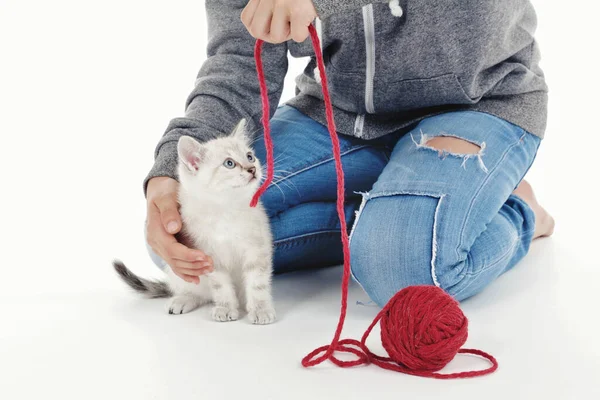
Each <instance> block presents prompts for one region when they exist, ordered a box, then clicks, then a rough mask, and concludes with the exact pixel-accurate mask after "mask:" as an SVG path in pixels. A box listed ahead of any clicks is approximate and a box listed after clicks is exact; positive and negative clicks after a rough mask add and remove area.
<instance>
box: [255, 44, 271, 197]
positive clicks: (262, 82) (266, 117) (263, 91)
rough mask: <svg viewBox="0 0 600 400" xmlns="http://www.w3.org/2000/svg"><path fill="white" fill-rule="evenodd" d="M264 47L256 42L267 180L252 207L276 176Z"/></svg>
mask: <svg viewBox="0 0 600 400" xmlns="http://www.w3.org/2000/svg"><path fill="white" fill-rule="evenodd" d="M262 45H263V41H262V40H260V39H259V40H257V41H256V44H255V45H254V60H255V62H256V74H257V75H258V84H259V86H260V98H261V100H262V124H263V133H264V137H265V147H266V149H267V178H266V179H265V181H264V182H263V184H262V185H261V186H260V188H258V190H257V191H256V193H254V197H252V201H251V202H250V207H256V205H257V204H258V199H260V196H262V195H263V193H265V192H266V190H267V188H268V187H269V185H270V184H271V182H272V181H273V175H274V174H275V167H274V165H273V164H274V161H273V140H272V139H271V122H270V118H271V109H270V107H269V92H268V90H267V81H266V79H265V71H264V69H263V62H262V56H261V50H262Z"/></svg>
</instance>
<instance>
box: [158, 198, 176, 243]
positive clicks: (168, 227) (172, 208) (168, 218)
mask: <svg viewBox="0 0 600 400" xmlns="http://www.w3.org/2000/svg"><path fill="white" fill-rule="evenodd" d="M154 204H155V205H156V207H157V208H158V210H159V212H160V220H161V222H162V225H163V227H164V229H165V231H167V232H168V233H170V234H172V235H174V234H175V233H177V232H179V230H181V215H180V214H179V205H178V203H177V197H176V195H175V193H173V194H169V195H163V196H160V197H158V198H157V199H155V200H154Z"/></svg>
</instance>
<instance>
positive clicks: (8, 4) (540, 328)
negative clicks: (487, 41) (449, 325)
mask: <svg viewBox="0 0 600 400" xmlns="http://www.w3.org/2000/svg"><path fill="white" fill-rule="evenodd" d="M534 4H535V5H536V7H537V9H538V13H539V23H540V28H539V35H538V38H539V41H540V43H541V45H542V50H543V52H544V53H543V57H544V58H543V64H542V66H543V68H544V70H545V71H546V74H547V78H548V82H549V85H550V87H551V105H550V118H549V124H548V132H547V139H545V141H544V143H543V145H542V148H541V150H540V153H539V156H538V160H537V161H536V163H535V165H534V167H533V168H532V170H531V172H530V175H529V179H530V181H531V182H532V183H533V186H534V188H535V189H536V191H537V194H538V197H539V199H540V201H541V202H542V203H543V204H544V205H545V206H547V208H548V209H549V210H550V211H551V213H552V214H553V215H554V216H555V217H556V219H557V230H556V234H555V236H554V237H552V238H550V239H543V240H541V241H538V242H536V243H534V245H533V246H532V249H531V252H530V254H529V255H528V256H527V258H526V259H525V260H524V261H523V262H522V263H520V264H519V265H518V266H517V267H516V268H515V269H514V270H512V271H510V272H509V273H507V274H505V275H504V276H502V277H501V278H500V279H499V280H498V281H497V282H495V283H494V284H493V285H491V286H490V287H489V288H488V289H486V290H485V291H484V292H483V293H481V294H480V295H478V296H476V297H474V298H472V299H470V300H468V301H466V302H464V303H463V304H462V308H463V310H464V312H465V314H466V315H467V317H468V318H469V320H470V331H469V339H468V341H467V346H468V347H475V348H480V349H482V350H485V351H488V352H490V353H492V354H493V355H494V356H496V357H497V359H498V361H499V363H500V368H499V369H498V371H497V372H496V373H494V374H493V375H491V376H487V377H483V378H476V379H469V380H458V381H437V380H432V379H424V378H417V377H412V376H406V375H401V374H397V373H392V372H388V371H383V370H380V369H378V368H376V367H375V366H369V367H360V368H354V369H339V368H337V367H335V366H333V365H332V364H330V363H325V364H323V365H321V366H319V367H316V368H313V369H309V370H307V369H304V368H302V366H301V365H300V360H301V358H302V357H303V356H304V355H305V354H306V353H308V352H309V351H311V350H312V349H313V348H315V347H317V346H320V345H322V344H325V343H327V342H328V341H329V340H330V339H331V336H332V334H333V330H334V328H335V324H336V322H337V317H338V312H339V280H340V276H341V269H340V267H332V268H329V269H325V270H319V271H308V272H302V273H295V274H288V275H283V276H278V277H276V279H275V283H274V290H275V300H276V305H277V309H278V311H279V321H278V322H277V323H276V324H274V325H271V326H264V327H259V326H252V325H250V324H249V323H248V322H247V321H246V320H242V321H238V322H233V323H225V324H221V323H216V322H213V321H211V320H210V318H209V315H208V312H207V309H201V310H198V311H196V312H193V313H191V314H187V315H182V316H171V315H167V314H166V313H165V312H164V310H163V302H162V301H161V300H144V299H140V298H138V297H136V296H135V295H133V294H132V293H130V292H129V291H128V290H127V289H126V288H125V287H124V286H123V284H122V283H121V282H119V281H118V280H117V278H116V276H115V275H114V273H113V271H112V270H111V267H110V260H111V259H112V258H113V257H118V258H121V259H123V260H124V261H125V262H126V263H128V264H129V265H130V266H132V269H134V270H135V271H136V272H138V273H140V274H143V275H146V276H154V277H158V276H160V272H159V271H158V270H156V269H155V268H154V267H153V266H152V265H151V262H150V260H149V259H148V258H147V256H146V254H145V249H144V245H143V237H142V226H143V222H144V214H145V210H144V207H145V202H144V198H143V195H142V191H141V181H142V178H143V176H144V175H145V174H146V172H147V171H148V170H149V168H150V165H151V163H152V154H153V153H152V152H153V149H154V146H155V144H156V142H157V141H158V139H159V137H160V135H161V134H162V132H163V130H164V128H165V127H166V124H167V122H168V120H169V119H170V118H172V117H175V116H179V115H181V113H182V110H183V103H184V100H185V97H186V96H187V93H188V92H189V90H191V88H192V85H193V81H194V77H195V74H196V72H197V69H198V67H199V66H200V64H201V62H202V60H203V59H204V57H205V50H204V48H205V45H206V37H205V31H206V26H205V23H204V12H203V2H201V1H191V0H189V1H179V2H152V1H150V2H147V1H146V2H142V1H127V2H122V1H116V0H108V1H105V2H102V3H95V2H78V1H62V0H59V1H53V2H43V1H12V0H2V1H0V38H1V39H0V44H1V48H2V52H1V53H0V57H1V60H0V130H1V132H2V141H1V142H0V148H1V149H2V152H1V156H0V174H1V179H2V192H1V195H0V210H2V214H1V215H0V235H1V237H0V263H1V264H2V270H3V274H2V284H1V285H0V399H2V400H13V399H65V400H66V399H127V400H129V399H131V400H137V399H188V398H189V399H265V400H267V399H276V400H279V399H281V400H286V399H371V398H372V399H409V398H410V399H433V398H436V399H438V398H439V399H444V400H452V399H460V400H465V399H503V400H506V399H511V400H512V399H566V400H570V399H598V398H600V389H599V388H598V380H599V378H600V340H599V339H598V335H599V333H600V322H599V318H600V316H599V314H600V313H599V312H598V308H599V306H600V301H599V300H598V292H597V285H598V282H599V281H600V261H599V260H600V258H599V257H598V253H597V252H598V247H599V245H598V243H597V242H598V233H597V232H598V226H599V223H600V219H599V218H598V204H597V203H598V198H599V197H598V194H599V193H598V192H599V190H598V182H599V180H598V172H599V171H600V168H598V159H599V157H598V148H600V139H599V138H600V132H599V129H598V126H599V123H598V122H597V116H598V105H599V104H598V100H597V98H598V97H597V96H598V93H599V92H600V85H599V83H598V80H597V72H596V69H597V65H598V54H597V50H596V49H597V48H598V44H597V43H596V42H597V40H595V39H594V37H596V38H597V37H598V36H597V29H596V27H597V22H596V21H595V19H596V18H597V15H598V6H596V5H590V3H589V2H583V1H572V2H570V3H568V4H566V3H564V2H543V1H541V0H538V1H535V2H534ZM301 69H302V63H301V62H298V61H296V62H294V63H293V64H292V66H291V70H292V72H291V75H295V74H296V73H299V71H301ZM291 82H292V79H291V78H290V80H289V81H288V85H287V87H286V92H285V95H284V97H286V96H287V97H289V96H291V95H292V93H293V88H292V86H291V85H290V83H291ZM257 101H258V99H257ZM357 301H358V302H363V303H366V302H367V301H368V299H367V297H366V296H365V295H364V293H363V292H362V291H361V290H360V288H358V287H356V286H353V287H352V290H351V293H350V307H349V314H348V320H347V326H346V329H345V334H344V336H345V337H354V338H360V336H361V334H362V332H363V331H364V330H365V329H366V327H367V326H368V325H369V323H370V321H371V319H372V318H373V317H374V316H375V314H376V313H377V308H376V307H373V306H369V305H366V306H365V305H360V304H357ZM371 343H372V345H373V347H374V348H379V346H378V342H377V335H373V340H371ZM485 365H486V364H485V363H484V362H483V361H481V360H479V359H478V358H474V357H467V356H465V357H460V358H458V359H456V360H454V361H453V362H452V363H451V364H450V365H449V366H448V367H447V368H446V369H445V371H458V370H463V369H470V368H482V367H485Z"/></svg>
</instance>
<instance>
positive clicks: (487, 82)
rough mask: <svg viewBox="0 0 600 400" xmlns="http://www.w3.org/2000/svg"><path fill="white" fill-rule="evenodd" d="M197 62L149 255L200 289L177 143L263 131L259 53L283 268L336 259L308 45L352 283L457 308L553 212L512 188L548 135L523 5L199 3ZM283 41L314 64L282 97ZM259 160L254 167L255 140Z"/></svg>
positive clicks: (382, 294) (159, 187) (155, 192)
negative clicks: (186, 227) (244, 127)
mask: <svg viewBox="0 0 600 400" xmlns="http://www.w3.org/2000/svg"><path fill="white" fill-rule="evenodd" d="M206 7H207V20H208V32H209V40H208V58H207V59H206V61H205V62H204V64H203V66H202V68H201V70H200V72H199V75H198V79H197V81H196V84H195V88H194V89H193V91H192V93H191V94H190V96H189V98H188V100H187V103H186V111H185V116H184V117H182V118H175V119H173V120H172V121H171V122H170V124H169V126H168V128H167V130H166V133H165V134H164V136H163V137H162V139H161V140H160V142H159V143H158V146H157V148H156V153H155V163H154V166H153V168H152V169H151V171H150V173H149V174H148V176H147V178H146V180H145V182H144V185H145V186H144V187H145V190H146V192H145V193H146V196H147V203H148V210H147V213H148V215H147V230H146V232H147V241H148V243H149V245H150V246H151V249H152V251H151V255H152V256H153V258H154V259H155V260H156V261H157V263H158V264H159V265H162V266H164V265H167V264H168V265H169V266H170V267H171V268H173V270H174V271H175V272H176V273H177V274H178V275H179V276H180V277H182V278H183V279H185V280H187V281H189V282H197V281H198V279H201V275H202V274H204V273H206V272H207V271H210V270H211V269H212V264H211V262H212V261H211V259H210V257H209V256H208V255H205V254H204V253H202V249H189V248H186V247H185V246H184V245H183V244H181V243H178V242H177V240H176V239H175V236H174V234H175V233H176V232H178V231H179V229H181V218H180V216H179V214H178V204H177V197H176V192H177V185H178V183H177V181H176V175H175V170H176V163H177V151H176V145H177V140H178V139H179V137H180V136H182V135H189V136H192V137H194V138H196V139H197V140H200V141H207V140H210V139H211V138H215V137H218V136H219V135H226V134H228V133H229V132H230V131H231V130H232V128H233V127H234V126H235V125H236V123H237V122H238V121H240V120H241V119H242V118H246V119H247V120H248V121H250V122H249V124H250V129H251V131H253V132H254V131H256V132H259V131H260V127H261V124H260V118H261V102H260V94H259V86H258V81H257V78H256V70H255V62H254V57H253V49H254V43H255V39H256V38H260V39H263V40H264V41H266V42H269V43H265V46H264V48H263V62H264V67H265V76H266V79H267V87H268V91H269V99H270V106H271V116H272V119H271V121H272V122H271V123H272V136H273V141H274V154H275V157H276V163H275V169H276V177H275V180H274V182H273V184H272V185H271V186H270V187H269V189H268V190H267V192H266V193H265V194H264V195H263V197H262V201H263V204H264V205H265V207H266V209H267V212H268V214H269V217H270V221H271V226H272V231H273V235H274V246H275V253H274V268H275V271H276V272H285V271H292V270H298V269H306V268H316V267H323V266H333V265H339V264H341V263H342V262H343V254H342V248H341V241H340V225H339V221H338V217H337V214H336V208H335V199H336V175H335V169H334V163H333V156H332V152H331V142H330V138H329V135H328V131H327V128H326V126H325V112H324V105H323V100H322V95H321V87H320V82H319V79H318V78H317V77H315V67H316V63H315V57H314V53H313V49H312V45H311V42H310V39H307V37H308V34H309V32H308V26H309V24H313V23H314V24H315V25H316V28H317V30H318V32H319V36H320V38H321V41H322V47H323V49H322V51H323V56H324V59H325V63H326V70H327V76H328V81H329V87H330V91H331V97H332V101H333V105H334V114H335V119H336V124H337V129H338V135H339V139H340V144H341V152H342V163H343V168H344V172H345V176H346V188H345V193H346V196H347V203H346V210H345V211H346V218H347V222H348V226H349V227H350V229H351V232H350V235H351V236H350V251H351V268H352V275H353V277H354V278H355V279H356V281H358V282H359V284H360V285H361V286H362V287H363V289H364V290H365V291H366V293H367V294H368V295H369V296H370V298H371V299H372V300H373V301H375V302H376V303H377V304H379V305H380V306H382V305H384V304H385V303H386V302H387V301H388V300H389V299H390V298H391V297H392V296H393V295H394V294H395V293H396V292H397V291H399V290H400V289H402V288H403V287H406V286H410V285H437V286H439V287H441V288H443V289H444V290H445V291H446V292H448V293H450V294H451V295H452V296H454V297H455V298H456V299H458V300H464V299H466V298H468V297H470V296H473V295H475V294H477V293H479V292H480V291H482V290H483V289H484V288H485V287H486V286H487V285H489V284H490V283H491V282H493V281H494V279H496V278H497V277H498V276H499V275H501V274H502V273H504V272H506V271H508V270H510V269H511V268H512V267H514V266H515V265H516V264H517V263H518V262H519V260H521V259H522V258H523V257H524V256H525V255H526V253H527V252H528V249H529V247H530V244H531V242H532V240H533V239H536V238H539V237H542V236H547V235H550V234H552V231H553V228H554V221H553V219H552V217H551V216H550V215H549V214H548V213H547V212H546V211H545V210H544V209H543V208H542V207H541V206H540V205H539V203H538V201H537V200H536V198H535V196H534V193H533V190H532V188H531V186H530V185H529V184H528V183H527V182H526V181H524V180H523V178H524V176H525V174H526V173H527V171H528V169H529V168H530V166H531V165H532V163H533V161H534V159H535V156H536V153H537V150H538V148H539V146H540V143H541V140H542V138H543V136H544V131H545V125H546V116H547V85H546V83H545V80H544V74H543V71H542V70H541V68H540V66H539V61H540V51H539V46H538V44H537V42H536V40H535V38H534V32H535V29H536V24H537V20H536V14H535V10H534V9H533V7H532V5H531V4H530V2H529V1H527V0H505V1H501V2H499V1H494V0H484V1H481V0H447V1H443V2H439V1H436V0H419V1H411V0H401V1H398V0H395V1H391V2H389V3H388V2H387V1H385V2H384V1H381V0H380V1H377V0H375V1H369V0H343V1H342V0H312V1H311V0H251V1H249V2H248V1H244V0H228V1H225V0H207V2H206ZM288 51H289V52H290V53H291V54H292V55H293V56H295V57H305V56H310V61H309V62H308V65H307V67H306V69H305V70H304V73H303V74H302V75H300V76H299V77H297V79H296V84H297V89H296V96H295V97H294V98H292V99H291V100H289V101H288V102H286V103H285V104H284V105H282V106H278V103H279V100H280V96H281V92H282V88H283V82H284V76H285V75H286V72H287V66H288V64H287V53H288ZM255 150H256V154H257V156H258V157H259V159H261V160H263V161H264V160H265V158H266V157H265V154H266V153H265V147H264V144H263V140H262V137H261V135H260V134H259V133H257V137H256V142H255Z"/></svg>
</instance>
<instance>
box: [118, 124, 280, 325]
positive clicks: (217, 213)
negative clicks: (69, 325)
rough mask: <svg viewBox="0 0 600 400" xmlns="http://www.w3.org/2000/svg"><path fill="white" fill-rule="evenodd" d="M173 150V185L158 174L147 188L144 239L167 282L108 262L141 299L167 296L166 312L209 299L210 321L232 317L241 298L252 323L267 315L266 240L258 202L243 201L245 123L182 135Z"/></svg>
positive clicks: (246, 195) (252, 164) (247, 173)
mask: <svg viewBox="0 0 600 400" xmlns="http://www.w3.org/2000/svg"><path fill="white" fill-rule="evenodd" d="M177 150H178V156H179V165H178V175H179V182H180V183H179V185H176V184H173V183H172V182H171V181H169V180H162V181H161V180H159V181H157V183H155V184H153V186H152V187H150V184H149V186H148V193H149V195H148V202H149V211H148V213H149V215H148V240H149V241H151V242H150V244H151V246H152V248H153V249H154V250H155V251H156V252H157V253H158V254H159V255H160V256H161V257H163V259H164V260H165V261H166V262H167V264H168V265H169V266H170V268H167V270H166V273H167V276H168V281H167V282H160V281H150V280H146V279H143V278H140V277H138V276H136V275H135V274H133V273H132V272H131V271H129V270H128V269H127V268H126V267H125V265H124V264H123V263H121V262H120V261H115V262H114V263H113V266H114V268H115V270H116V271H117V273H118V274H119V275H120V277H121V278H122V279H123V280H124V281H125V282H126V283H127V284H128V285H129V286H130V287H131V288H133V289H134V290H136V291H138V292H140V293H142V294H144V295H146V296H147V297H170V299H169V301H168V303H167V311H168V313H169V314H183V313H187V312H190V311H192V310H194V309H195V308H197V307H199V306H201V305H203V304H205V303H213V304H214V306H213V309H212V317H213V319H214V320H216V321H233V320H236V319H238V318H239V315H240V314H239V308H240V298H243V299H245V303H246V304H245V309H246V311H247V313H248V318H249V319H250V321H251V322H252V323H254V324H269V323H271V322H273V321H275V309H274V307H273V299H272V296H271V276H272V271H273V265H272V258H273V239H272V235H271V231H270V225H269V219H268V217H267V214H266V212H265V210H264V208H263V206H262V205H261V204H260V203H259V204H258V205H257V206H256V207H250V200H251V199H252V196H253V195H254V193H255V192H256V190H257V189H258V187H259V185H260V180H261V178H262V169H261V166H260V162H259V161H258V160H257V159H256V158H255V156H254V153H253V151H252V149H251V148H250V147H249V138H248V137H247V135H246V132H245V121H244V120H242V122H240V123H239V124H238V126H237V127H236V129H235V130H234V132H233V133H232V134H231V135H230V136H228V137H223V138H219V139H213V140H211V141H208V142H206V143H199V142H197V141H196V140H195V139H193V138H191V137H188V136H182V137H181V138H180V139H179V142H178V146H177ZM154 179H157V178H154ZM154 179H153V180H154ZM175 193H176V194H177V197H175ZM177 203H179V204H180V205H181V206H180V214H179V212H178V211H177ZM172 223H175V224H176V225H177V226H170V225H171V224H172ZM170 228H173V229H170ZM174 234H176V236H175V235H174ZM186 244H188V245H189V248H188V247H186ZM192 248H194V249H202V252H201V251H198V250H192ZM202 274H206V275H205V276H204V277H202V279H199V276H200V275H202ZM238 294H243V296H239V297H238Z"/></svg>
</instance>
